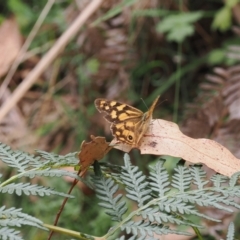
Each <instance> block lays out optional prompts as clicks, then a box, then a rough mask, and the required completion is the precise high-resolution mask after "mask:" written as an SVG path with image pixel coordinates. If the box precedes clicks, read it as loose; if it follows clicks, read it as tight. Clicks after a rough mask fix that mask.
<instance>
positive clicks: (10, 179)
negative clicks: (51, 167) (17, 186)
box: [0, 168, 39, 187]
mask: <svg viewBox="0 0 240 240" xmlns="http://www.w3.org/2000/svg"><path fill="white" fill-rule="evenodd" d="M38 169H39V168H34V169H31V170H29V171H26V172H31V171H36V170H38ZM26 172H22V173H19V174H17V175H14V176H12V177H10V178H9V179H8V180H6V181H5V182H2V183H1V184H0V187H4V186H6V185H8V184H9V183H12V182H14V181H15V180H16V179H18V178H21V177H22V176H23V175H25V174H26Z"/></svg>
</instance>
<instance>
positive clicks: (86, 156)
mask: <svg viewBox="0 0 240 240" xmlns="http://www.w3.org/2000/svg"><path fill="white" fill-rule="evenodd" d="M91 139H92V141H90V142H88V143H86V142H85V141H83V142H82V144H81V147H80V150H81V151H80V153H79V154H78V157H79V160H80V161H79V164H80V166H81V174H80V175H81V176H82V175H83V174H84V173H85V172H86V170H87V168H88V167H89V166H91V165H92V164H93V163H94V161H95V160H101V159H102V158H103V157H104V156H105V155H106V154H107V153H108V152H109V151H110V150H111V149H112V148H113V147H112V146H109V143H107V142H106V139H105V137H94V136H93V135H91Z"/></svg>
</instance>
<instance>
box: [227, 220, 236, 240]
mask: <svg viewBox="0 0 240 240" xmlns="http://www.w3.org/2000/svg"><path fill="white" fill-rule="evenodd" d="M234 232H235V227H234V224H233V222H230V224H229V226H228V232H227V238H226V240H233V239H234Z"/></svg>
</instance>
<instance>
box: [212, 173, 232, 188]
mask: <svg viewBox="0 0 240 240" xmlns="http://www.w3.org/2000/svg"><path fill="white" fill-rule="evenodd" d="M228 180H229V178H228V177H226V176H223V175H220V174H215V175H214V176H212V177H211V181H212V183H213V185H214V187H216V188H221V186H222V184H223V183H226V182H227V181H228Z"/></svg>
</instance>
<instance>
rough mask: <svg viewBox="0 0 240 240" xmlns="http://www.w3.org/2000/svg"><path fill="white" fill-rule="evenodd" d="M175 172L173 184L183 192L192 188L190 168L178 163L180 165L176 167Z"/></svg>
mask: <svg viewBox="0 0 240 240" xmlns="http://www.w3.org/2000/svg"><path fill="white" fill-rule="evenodd" d="M174 170H175V173H174V175H173V180H172V184H171V185H172V186H173V187H174V188H176V189H178V191H179V192H181V193H183V192H185V191H187V190H188V189H189V188H190V184H191V180H192V176H191V173H190V170H189V169H188V168H187V167H185V166H182V165H180V164H178V166H177V167H176V168H175V169H174Z"/></svg>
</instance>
